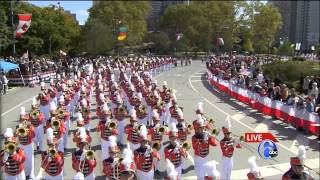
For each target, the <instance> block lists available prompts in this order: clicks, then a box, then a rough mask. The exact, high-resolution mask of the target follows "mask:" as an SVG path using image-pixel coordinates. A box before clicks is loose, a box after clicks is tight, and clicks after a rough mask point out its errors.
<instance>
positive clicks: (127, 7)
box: [81, 1, 150, 54]
mask: <svg viewBox="0 0 320 180" xmlns="http://www.w3.org/2000/svg"><path fill="white" fill-rule="evenodd" d="M149 10H150V4H149V2H146V1H139V2H132V1H105V2H101V3H99V4H97V5H95V6H93V7H92V8H91V9H90V10H89V12H90V14H89V18H88V21H87V23H86V24H85V30H84V31H83V32H82V34H81V36H83V37H92V36H95V40H96V41H95V42H93V43H90V42H89V43H88V39H86V38H84V39H83V40H84V41H83V42H82V45H84V46H83V47H82V48H83V50H84V51H86V52H89V53H93V54H96V53H98V52H101V53H102V52H104V53H106V51H110V50H111V49H112V48H113V47H116V46H117V47H123V46H124V45H129V46H135V45H140V44H141V43H142V42H143V40H144V38H145V35H146V33H147V25H146V21H145V17H146V16H147V14H148V12H149ZM95 23H98V24H97V25H96V24H95ZM121 26H125V27H127V28H128V33H127V38H126V39H125V40H124V41H123V42H119V41H118V40H117V39H116V38H117V37H116V36H117V32H118V29H119V27H121ZM96 28H98V29H97V30H96ZM95 31H99V32H100V33H101V34H100V33H95ZM106 39H107V40H108V41H107V43H108V44H107V45H106V44H105V43H106V42H102V41H105V40H106ZM95 43H96V44H100V45H102V44H104V47H101V48H102V49H99V50H98V51H96V50H95V48H94V46H96V45H95ZM105 45H106V46H105Z"/></svg>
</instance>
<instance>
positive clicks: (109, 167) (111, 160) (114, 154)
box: [103, 136, 120, 180]
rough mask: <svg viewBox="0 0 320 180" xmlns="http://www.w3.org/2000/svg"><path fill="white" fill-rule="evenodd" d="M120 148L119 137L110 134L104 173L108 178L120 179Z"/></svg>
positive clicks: (109, 179)
mask: <svg viewBox="0 0 320 180" xmlns="http://www.w3.org/2000/svg"><path fill="white" fill-rule="evenodd" d="M119 151H120V149H119V147H118V146H117V137H116V136H110V141H109V144H108V152H109V156H108V158H106V159H104V160H103V173H104V174H105V175H106V179H107V180H113V179H119V172H120V159H119V157H120V156H119V155H120V154H119V153H120V152H119Z"/></svg>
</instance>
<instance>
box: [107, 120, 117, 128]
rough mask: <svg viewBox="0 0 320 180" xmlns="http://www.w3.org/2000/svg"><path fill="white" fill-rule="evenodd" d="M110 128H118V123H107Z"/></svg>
mask: <svg viewBox="0 0 320 180" xmlns="http://www.w3.org/2000/svg"><path fill="white" fill-rule="evenodd" d="M107 127H108V128H110V129H116V128H117V124H116V123H115V122H113V121H112V122H109V123H108V125H107Z"/></svg>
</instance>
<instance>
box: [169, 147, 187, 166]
mask: <svg viewBox="0 0 320 180" xmlns="http://www.w3.org/2000/svg"><path fill="white" fill-rule="evenodd" d="M164 156H165V158H166V159H169V160H170V161H171V162H172V164H173V165H174V166H175V168H177V167H179V166H180V165H181V162H182V159H181V158H182V157H186V151H185V150H184V149H183V148H181V147H177V146H173V145H172V144H169V145H168V146H167V147H165V148H164Z"/></svg>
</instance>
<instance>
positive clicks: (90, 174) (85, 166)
mask: <svg viewBox="0 0 320 180" xmlns="http://www.w3.org/2000/svg"><path fill="white" fill-rule="evenodd" d="M79 138H80V142H81V145H80V147H81V148H82V149H81V148H80V151H78V152H76V154H75V156H72V157H73V158H72V167H73V168H74V169H75V170H76V171H77V173H79V172H80V173H82V174H83V175H84V179H85V180H94V179H95V174H94V168H95V167H96V165H97V161H96V159H95V156H94V151H93V150H91V149H88V147H90V145H89V142H88V138H87V133H86V131H85V129H84V128H83V127H82V129H81V130H80V135H79ZM83 146H86V148H84V147H83ZM81 151H82V152H81ZM79 154H81V155H79ZM79 156H80V158H79Z"/></svg>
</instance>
